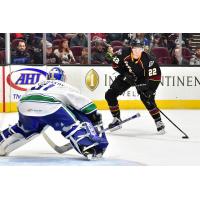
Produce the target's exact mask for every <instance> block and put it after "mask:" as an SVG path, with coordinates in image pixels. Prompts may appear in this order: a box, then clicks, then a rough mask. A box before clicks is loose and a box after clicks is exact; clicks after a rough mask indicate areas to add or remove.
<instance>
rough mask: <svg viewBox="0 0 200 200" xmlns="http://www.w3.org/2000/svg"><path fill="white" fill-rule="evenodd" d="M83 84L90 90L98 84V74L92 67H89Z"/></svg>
mask: <svg viewBox="0 0 200 200" xmlns="http://www.w3.org/2000/svg"><path fill="white" fill-rule="evenodd" d="M85 84H86V86H87V88H88V89H89V90H91V91H94V90H95V89H96V88H97V86H98V85H99V75H98V74H97V72H96V71H95V70H94V69H91V70H90V71H89V72H88V73H87V74H86V77H85Z"/></svg>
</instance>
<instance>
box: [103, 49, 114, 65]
mask: <svg viewBox="0 0 200 200" xmlns="http://www.w3.org/2000/svg"><path fill="white" fill-rule="evenodd" d="M113 55H114V52H113V48H112V46H110V45H109V46H108V47H107V52H106V55H105V58H106V61H107V63H108V64H111V63H112V60H113Z"/></svg>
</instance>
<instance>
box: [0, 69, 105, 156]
mask: <svg viewBox="0 0 200 200" xmlns="http://www.w3.org/2000/svg"><path fill="white" fill-rule="evenodd" d="M65 77H66V76H65V73H64V71H63V70H62V69H61V68H59V67H54V68H52V69H51V70H50V71H49V73H48V76H47V80H45V81H42V82H39V83H37V84H36V85H35V86H34V87H32V88H31V89H30V90H28V91H27V92H26V93H25V95H23V96H22V97H21V99H20V100H19V102H18V112H19V120H18V123H16V124H15V125H13V126H10V127H9V128H7V129H5V130H3V131H2V132H0V155H1V156H4V155H8V154H9V153H10V152H12V151H14V150H15V149H17V148H19V147H21V146H22V145H24V144H26V143H27V142H29V141H30V140H32V139H33V138H35V137H36V136H38V135H39V134H41V133H43V131H44V130H45V129H46V128H47V127H49V126H51V127H52V128H53V129H54V130H55V131H60V132H61V134H62V135H63V136H64V137H65V138H66V139H68V140H69V141H70V143H71V145H72V146H73V148H74V149H75V150H76V151H77V152H78V153H79V154H82V155H83V156H85V157H87V158H88V159H93V158H100V157H102V155H103V153H104V152H105V150H106V148H107V146H108V141H107V139H106V135H105V132H102V130H103V125H102V119H101V114H100V113H98V111H97V108H96V105H95V104H94V103H93V102H92V101H91V100H90V99H88V98H87V97H85V96H83V95H81V94H80V92H79V91H78V90H77V89H76V88H74V87H72V86H71V85H69V84H67V83H65V79H66V78H65Z"/></svg>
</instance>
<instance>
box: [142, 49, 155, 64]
mask: <svg viewBox="0 0 200 200" xmlns="http://www.w3.org/2000/svg"><path fill="white" fill-rule="evenodd" d="M143 58H144V60H145V61H146V65H147V66H148V67H152V66H153V65H154V64H155V58H154V57H153V56H152V55H150V54H148V53H146V52H143Z"/></svg>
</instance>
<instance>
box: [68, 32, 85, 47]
mask: <svg viewBox="0 0 200 200" xmlns="http://www.w3.org/2000/svg"><path fill="white" fill-rule="evenodd" d="M73 46H82V47H87V46H88V40H87V37H86V35H85V34H83V33H78V34H77V35H75V36H74V37H73V38H72V39H71V42H70V47H73Z"/></svg>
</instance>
